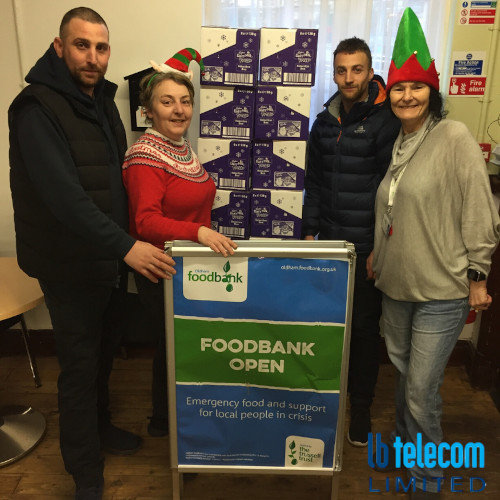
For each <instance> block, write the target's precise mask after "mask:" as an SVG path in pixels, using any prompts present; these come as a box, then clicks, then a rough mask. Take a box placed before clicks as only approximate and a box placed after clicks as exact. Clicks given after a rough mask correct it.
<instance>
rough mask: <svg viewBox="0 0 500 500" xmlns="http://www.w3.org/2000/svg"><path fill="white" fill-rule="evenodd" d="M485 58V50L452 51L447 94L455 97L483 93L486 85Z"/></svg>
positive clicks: (474, 95) (475, 95)
mask: <svg viewBox="0 0 500 500" xmlns="http://www.w3.org/2000/svg"><path fill="white" fill-rule="evenodd" d="M485 60H486V52H485V51H457V52H453V54H452V68H451V77H450V84H449V88H448V95H450V96H455V97H478V96H482V95H484V90H485V87H486V76H485V75H484V66H485Z"/></svg>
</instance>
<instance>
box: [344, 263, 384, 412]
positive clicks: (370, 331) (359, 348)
mask: <svg viewBox="0 0 500 500" xmlns="http://www.w3.org/2000/svg"><path fill="white" fill-rule="evenodd" d="M367 257H368V255H366V254H358V255H357V256H356V270H355V277H354V299H353V310H352V321H351V344H350V355H349V378H348V391H349V398H350V402H351V407H353V406H362V407H365V408H369V407H370V406H371V404H372V401H373V397H374V394H375V386H376V384H377V378H378V371H379V345H380V327H379V322H380V316H381V314H382V293H381V292H380V290H378V289H377V288H375V284H374V283H375V282H374V281H373V280H367V279H366V259H367Z"/></svg>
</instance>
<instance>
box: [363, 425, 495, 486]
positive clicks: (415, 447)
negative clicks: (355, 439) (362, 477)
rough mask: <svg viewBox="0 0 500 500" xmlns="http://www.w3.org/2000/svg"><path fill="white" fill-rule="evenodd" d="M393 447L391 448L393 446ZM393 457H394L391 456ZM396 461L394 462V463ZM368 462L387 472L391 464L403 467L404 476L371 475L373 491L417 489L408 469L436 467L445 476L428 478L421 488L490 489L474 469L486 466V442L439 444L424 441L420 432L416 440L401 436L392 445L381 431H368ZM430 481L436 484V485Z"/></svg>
mask: <svg viewBox="0 0 500 500" xmlns="http://www.w3.org/2000/svg"><path fill="white" fill-rule="evenodd" d="M391 447H392V448H393V450H391V449H390V448H391ZM391 457H392V458H391ZM392 460H394V463H391V462H392ZM368 465H369V466H370V467H371V468H376V469H377V470H378V471H383V470H384V469H385V468H388V467H389V466H391V469H390V470H393V468H394V467H395V468H396V470H401V476H396V477H395V478H394V477H385V478H384V477H381V476H371V477H369V491H370V493H381V492H382V491H384V492H389V491H394V492H396V493H398V492H408V491H410V490H412V491H414V490H415V487H416V484H415V478H414V477H412V478H408V477H407V474H406V469H411V468H412V467H418V468H420V469H422V468H426V469H430V470H432V469H434V468H436V467H438V468H440V469H442V470H443V475H446V479H445V478H444V477H439V475H436V477H431V478H424V480H423V485H422V486H420V489H423V491H435V490H436V489H437V491H438V492H439V491H444V490H446V491H448V490H449V491H450V492H451V493H465V492H470V493H479V492H480V491H483V490H484V489H485V488H486V481H485V480H484V479H483V478H482V477H477V476H476V475H475V473H473V472H471V471H470V469H478V468H479V469H484V467H485V449H484V445H483V444H482V443H479V442H478V443H472V442H471V443H466V444H465V445H464V444H462V443H458V442H455V443H451V444H449V443H447V442H445V441H443V442H441V443H439V444H438V445H436V444H435V443H432V442H427V443H424V442H423V439H422V434H421V433H418V434H417V439H416V442H415V443H412V442H407V443H405V442H403V440H402V439H401V438H400V437H399V436H397V437H396V438H395V440H394V442H393V443H392V444H388V443H384V442H383V441H382V438H381V435H380V433H377V434H375V435H373V433H371V432H370V433H369V434H368ZM449 468H452V469H461V468H465V469H468V470H467V476H466V477H464V476H461V475H458V474H457V475H456V476H454V475H452V474H450V473H449V472H446V469H449ZM430 483H433V484H432V486H431V484H430Z"/></svg>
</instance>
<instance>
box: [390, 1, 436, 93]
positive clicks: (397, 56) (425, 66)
mask: <svg viewBox="0 0 500 500" xmlns="http://www.w3.org/2000/svg"><path fill="white" fill-rule="evenodd" d="M398 82H423V83H426V84H427V85H429V86H430V87H432V88H434V89H436V90H438V91H439V74H438V72H437V71H436V66H435V65H434V59H432V58H431V54H430V52H429V47H428V46H427V42H426V40H425V35H424V32H423V30H422V26H421V25H420V21H419V20H418V17H417V16H416V14H415V12H413V10H412V9H411V8H410V7H407V8H406V9H405V11H404V12H403V17H402V18H401V21H400V23H399V28H398V34H397V35H396V41H395V42H394V49H393V51H392V61H391V66H390V68H389V75H388V77H387V86H386V91H387V92H389V91H390V90H391V87H392V86H393V85H394V84H395V83H398Z"/></svg>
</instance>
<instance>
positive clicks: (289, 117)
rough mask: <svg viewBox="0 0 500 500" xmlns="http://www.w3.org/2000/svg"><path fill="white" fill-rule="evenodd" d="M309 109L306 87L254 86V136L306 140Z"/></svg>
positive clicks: (309, 102) (309, 99)
mask: <svg viewBox="0 0 500 500" xmlns="http://www.w3.org/2000/svg"><path fill="white" fill-rule="evenodd" d="M310 108H311V89H310V88H309V87H257V89H256V91H255V130H254V138H255V139H265V140H283V139H287V140H288V139H294V140H301V141H306V140H307V138H308V137H309V113H310Z"/></svg>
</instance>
